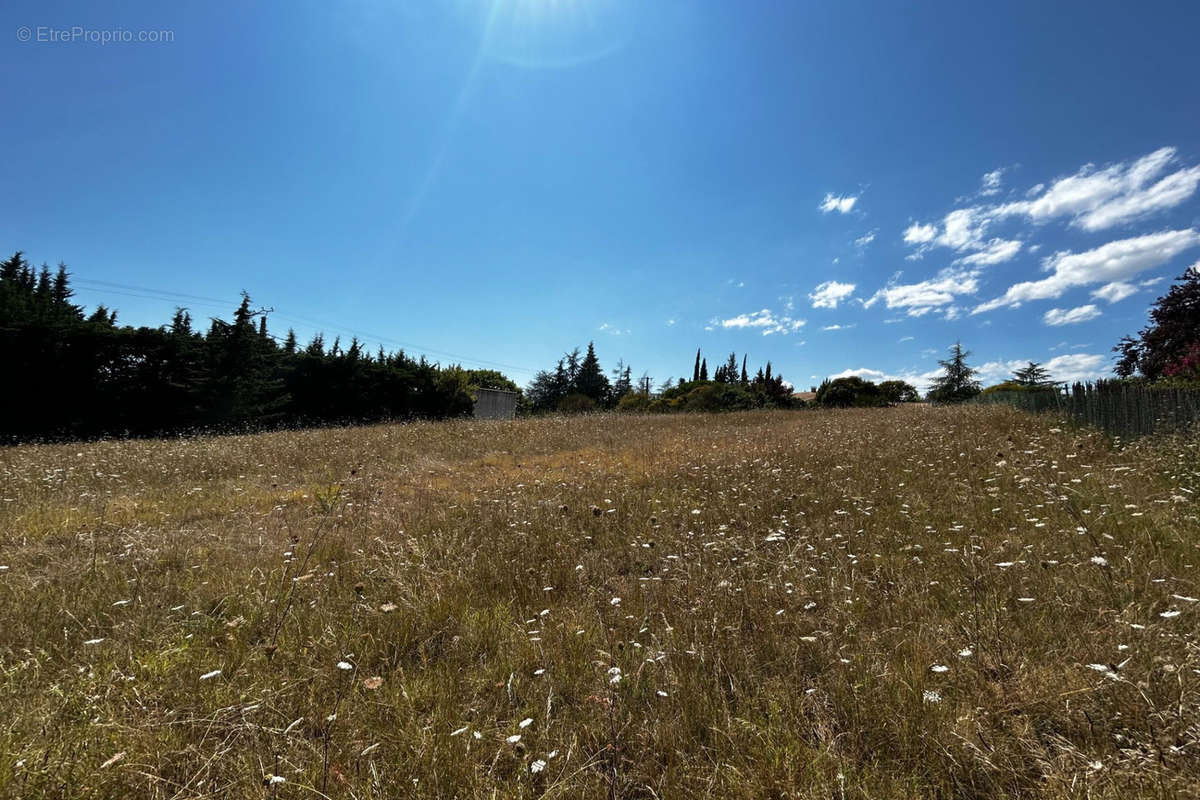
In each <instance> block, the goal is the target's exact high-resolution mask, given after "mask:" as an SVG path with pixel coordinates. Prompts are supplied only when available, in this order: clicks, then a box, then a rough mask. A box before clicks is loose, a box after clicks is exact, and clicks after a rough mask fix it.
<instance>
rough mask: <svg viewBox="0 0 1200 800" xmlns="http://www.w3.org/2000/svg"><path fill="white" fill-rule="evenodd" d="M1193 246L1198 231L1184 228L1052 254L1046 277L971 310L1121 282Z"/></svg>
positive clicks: (1199, 236) (1045, 265) (1045, 267)
mask: <svg viewBox="0 0 1200 800" xmlns="http://www.w3.org/2000/svg"><path fill="white" fill-rule="evenodd" d="M1197 245H1200V233H1197V231H1196V230H1194V229H1192V228H1187V229H1184V230H1178V231H1160V232H1159V233H1148V234H1145V235H1144V236H1135V237H1133V238H1130V239H1118V240H1116V241H1113V242H1109V243H1108V244H1104V245H1101V246H1100V247H1097V248H1095V249H1094V250H1086V251H1084V252H1082V253H1072V252H1070V251H1063V252H1060V253H1055V254H1054V255H1052V256H1050V257H1048V258H1046V259H1045V261H1044V262H1043V265H1042V269H1043V270H1045V271H1047V272H1051V273H1053V274H1051V275H1050V276H1049V277H1047V278H1043V279H1041V280H1038V281H1025V282H1022V283H1017V284H1014V285H1012V286H1010V287H1008V291H1006V292H1005V293H1004V294H1003V295H1002V296H1001V297H998V298H996V299H995V300H990V301H988V302H986V303H983V304H982V305H979V306H977V307H976V308H975V310H974V311H973V312H972V313H974V314H978V313H981V312H984V311H991V310H993V309H996V308H1002V307H1004V306H1018V305H1020V304H1021V303H1023V302H1027V301H1029V300H1050V299H1053V298H1056V297H1061V296H1062V294H1063V293H1064V292H1066V291H1067V290H1068V289H1070V288H1072V287H1075V286H1087V285H1088V284H1092V283H1112V282H1115V281H1123V280H1126V279H1128V278H1132V277H1133V276H1134V275H1137V274H1138V273H1139V272H1143V271H1145V270H1147V269H1153V268H1154V267H1157V266H1159V265H1161V264H1163V263H1166V262H1167V261H1170V260H1171V259H1172V258H1174V257H1175V256H1177V255H1178V254H1179V253H1181V252H1183V251H1184V250H1188V249H1190V248H1192V247H1196V246H1197Z"/></svg>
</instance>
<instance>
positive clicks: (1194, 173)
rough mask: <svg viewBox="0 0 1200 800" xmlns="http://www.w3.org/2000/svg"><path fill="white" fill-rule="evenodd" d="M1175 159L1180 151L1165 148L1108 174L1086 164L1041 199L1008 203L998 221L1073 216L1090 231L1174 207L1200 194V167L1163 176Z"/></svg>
mask: <svg viewBox="0 0 1200 800" xmlns="http://www.w3.org/2000/svg"><path fill="white" fill-rule="evenodd" d="M1174 160H1175V148H1173V147H1162V148H1159V149H1158V150H1155V151H1154V152H1153V153H1149V154H1148V155H1145V156H1142V157H1141V158H1139V159H1137V160H1136V161H1134V162H1132V163H1128V164H1127V163H1118V164H1113V165H1112V166H1110V167H1106V168H1104V169H1102V170H1096V168H1095V166H1094V165H1092V164H1085V165H1084V166H1083V167H1081V168H1080V169H1079V170H1078V171H1077V172H1076V173H1075V174H1074V175H1069V176H1067V177H1065V178H1059V179H1058V180H1056V181H1054V182H1053V183H1052V184H1051V185H1050V188H1049V189H1046V191H1045V193H1044V194H1042V195H1041V196H1040V197H1035V199H1032V200H1021V201H1018V202H1015V203H1008V204H1006V205H1003V206H1000V207H998V208H996V209H994V210H993V212H992V213H993V214H994V216H996V217H1004V216H1010V215H1024V216H1027V217H1028V218H1029V219H1030V220H1032V221H1033V222H1046V221H1048V220H1051V219H1054V218H1057V217H1070V219H1071V224H1072V225H1074V226H1076V227H1079V228H1082V229H1084V230H1086V231H1100V230H1104V229H1106V228H1111V227H1113V226H1114V225H1119V224H1121V223H1124V222H1129V221H1132V220H1135V219H1138V218H1140V217H1144V216H1146V215H1147V214H1151V213H1153V212H1155V211H1161V210H1163V209H1167V208H1174V207H1175V206H1177V205H1179V204H1180V203H1182V202H1183V201H1185V200H1187V199H1188V198H1189V197H1191V196H1192V195H1193V194H1195V192H1196V188H1197V187H1198V186H1200V166H1196V167H1185V168H1183V169H1180V170H1177V171H1175V172H1172V173H1170V174H1168V175H1165V176H1163V177H1161V178H1160V177H1159V176H1160V175H1162V173H1163V172H1164V171H1165V170H1166V169H1167V167H1168V165H1170V164H1171V163H1172V162H1173V161H1174ZM1155 179H1157V180H1155ZM1034 188H1035V189H1036V188H1038V187H1034ZM1031 192H1032V190H1031ZM1034 194H1035V195H1036V192H1035V193H1034Z"/></svg>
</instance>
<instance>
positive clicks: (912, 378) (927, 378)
mask: <svg viewBox="0 0 1200 800" xmlns="http://www.w3.org/2000/svg"><path fill="white" fill-rule="evenodd" d="M940 374H941V370H940V369H935V370H929V371H928V372H903V373H899V374H896V373H891V372H885V371H883V370H879V369H870V368H869V367H859V368H858V369H844V370H842V371H841V372H838V373H836V374H834V375H830V376H828V377H829V380H831V381H833V380H837V379H838V378H850V377H854V376H857V377H859V378H862V379H863V380H866V381H871V382H872V383H882V382H883V381H904V382H906V383H911V384H912V385H913V386H915V387H917V390H918V391H921V392H925V391H928V390H929V387H930V386H932V385H933V380H934V378H936V377H937V376H938V375H940Z"/></svg>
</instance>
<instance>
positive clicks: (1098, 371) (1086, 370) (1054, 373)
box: [978, 353, 1109, 385]
mask: <svg viewBox="0 0 1200 800" xmlns="http://www.w3.org/2000/svg"><path fill="white" fill-rule="evenodd" d="M1107 360H1108V357H1107V356H1103V355H1098V354H1092V353H1071V354H1068V355H1062V356H1055V357H1054V358H1052V359H1050V360H1049V361H1047V362H1045V363H1044V364H1042V367H1044V368H1045V369H1046V371H1047V372H1049V373H1050V379H1051V380H1053V381H1055V382H1056V383H1074V382H1075V381H1086V380H1092V379H1095V378H1102V377H1104V376H1105V375H1107V374H1108V372H1109V370H1108V368H1107V367H1106V366H1105V362H1106V361H1107ZM1028 363H1029V359H1013V360H1009V361H988V362H986V363H984V364H981V365H980V366H979V368H978V369H979V380H981V381H983V383H984V385H987V384H989V383H1000V382H1001V381H1006V380H1009V379H1011V378H1012V374H1013V372H1015V371H1016V370H1018V369H1020V368H1021V367H1023V366H1025V365H1026V364H1028Z"/></svg>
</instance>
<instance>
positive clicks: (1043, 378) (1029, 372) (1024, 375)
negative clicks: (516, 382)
mask: <svg viewBox="0 0 1200 800" xmlns="http://www.w3.org/2000/svg"><path fill="white" fill-rule="evenodd" d="M1013 381H1015V382H1016V383H1019V384H1021V385H1022V386H1028V387H1029V388H1031V389H1045V388H1047V387H1049V386H1053V385H1054V381H1052V380H1050V372H1049V371H1048V370H1047V369H1046V368H1045V367H1043V366H1042V365H1041V364H1039V363H1037V362H1036V361H1030V362H1029V363H1028V364H1026V365H1025V366H1023V367H1021V368H1020V369H1017V370H1015V371H1014V372H1013Z"/></svg>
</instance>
